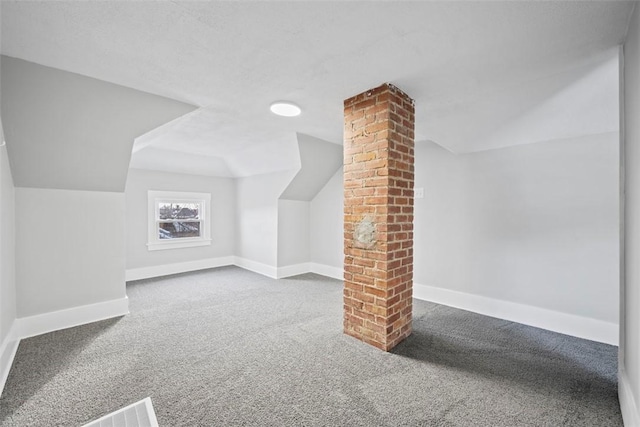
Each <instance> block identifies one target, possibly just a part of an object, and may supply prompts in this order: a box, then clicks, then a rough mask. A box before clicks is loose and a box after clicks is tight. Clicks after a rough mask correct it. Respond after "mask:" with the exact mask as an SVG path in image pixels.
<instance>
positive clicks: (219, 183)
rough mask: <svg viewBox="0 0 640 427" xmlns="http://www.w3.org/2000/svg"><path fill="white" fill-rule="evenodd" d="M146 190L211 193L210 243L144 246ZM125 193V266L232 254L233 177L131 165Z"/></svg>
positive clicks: (145, 238)
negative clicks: (208, 244)
mask: <svg viewBox="0 0 640 427" xmlns="http://www.w3.org/2000/svg"><path fill="white" fill-rule="evenodd" d="M149 190H158V191H187V192H196V193H209V194H211V208H210V211H211V240H212V242H211V245H210V246H199V247H193V248H180V249H166V250H160V251H149V250H148V249H147V237H148V236H147V219H148V212H147V192H148V191H149ZM125 196H126V235H127V236H126V244H127V262H126V265H127V270H130V269H135V268H143V267H153V266H159V265H164V264H173V263H181V262H191V261H197V260H205V259H211V258H220V257H227V256H233V255H234V253H235V230H236V216H237V215H236V183H235V180H234V179H230V178H217V177H210V176H198V175H187V174H176V173H169V172H157V171H149V170H141V169H131V170H130V171H129V176H128V178H127V185H126V190H125Z"/></svg>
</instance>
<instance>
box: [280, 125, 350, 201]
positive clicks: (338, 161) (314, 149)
mask: <svg viewBox="0 0 640 427" xmlns="http://www.w3.org/2000/svg"><path fill="white" fill-rule="evenodd" d="M298 150H299V152H300V163H301V167H300V171H298V173H297V174H296V176H295V177H294V178H293V179H292V180H291V182H290V183H289V185H288V186H287V188H286V189H285V190H284V191H283V192H282V195H281V196H280V198H281V199H286V200H299V201H311V200H313V198H314V197H315V196H316V194H318V192H319V191H320V190H321V189H322V187H324V186H325V184H326V183H327V182H328V181H329V179H330V178H331V177H332V176H333V175H334V174H335V173H336V171H337V170H338V169H340V166H342V159H343V155H342V147H341V146H339V145H337V144H331V143H328V142H327V141H323V140H321V139H318V138H314V137H312V136H309V135H304V134H298Z"/></svg>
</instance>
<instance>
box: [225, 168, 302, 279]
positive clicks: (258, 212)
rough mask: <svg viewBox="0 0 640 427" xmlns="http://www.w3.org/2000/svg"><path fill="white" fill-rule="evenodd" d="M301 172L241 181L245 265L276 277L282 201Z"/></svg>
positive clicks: (240, 243)
mask: <svg viewBox="0 0 640 427" xmlns="http://www.w3.org/2000/svg"><path fill="white" fill-rule="evenodd" d="M296 173H297V170H292V171H286V172H277V173H272V174H264V175H256V176H251V177H246V178H238V179H237V212H238V219H237V234H236V239H237V240H236V255H237V256H238V257H239V258H241V259H242V260H245V261H246V262H245V263H244V264H242V263H241V264H242V265H243V266H245V267H247V268H252V269H254V270H256V271H260V272H263V273H264V274H267V275H271V276H274V277H275V276H276V275H277V273H276V269H277V265H278V259H277V258H278V198H279V197H280V195H281V194H282V192H283V191H284V189H285V188H286V186H287V185H288V184H289V183H290V182H291V179H292V178H293V176H295V174H296Z"/></svg>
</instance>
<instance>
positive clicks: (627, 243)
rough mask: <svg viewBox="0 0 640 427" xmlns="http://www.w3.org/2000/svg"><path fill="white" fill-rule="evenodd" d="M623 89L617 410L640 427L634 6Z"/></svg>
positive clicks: (637, 18)
mask: <svg viewBox="0 0 640 427" xmlns="http://www.w3.org/2000/svg"><path fill="white" fill-rule="evenodd" d="M621 87H622V95H623V99H624V101H623V105H624V115H623V119H622V122H623V128H622V129H623V135H624V138H623V146H624V150H625V155H624V163H625V168H624V180H625V181H624V182H625V193H626V199H625V202H624V203H625V212H624V227H625V233H624V258H623V265H624V271H623V276H622V277H623V280H622V289H621V298H622V304H621V319H620V323H621V328H620V329H621V336H620V353H619V354H620V358H619V360H620V362H619V370H620V374H619V387H618V390H619V391H618V392H619V397H620V408H621V410H622V415H623V417H624V422H625V425H627V426H638V425H640V411H638V409H639V408H640V263H639V262H638V260H639V259H640V122H639V120H638V117H640V8H638V5H636V6H635V10H634V12H633V15H632V17H631V23H630V27H629V31H628V33H627V41H626V43H625V44H624V84H623V85H622V86H621Z"/></svg>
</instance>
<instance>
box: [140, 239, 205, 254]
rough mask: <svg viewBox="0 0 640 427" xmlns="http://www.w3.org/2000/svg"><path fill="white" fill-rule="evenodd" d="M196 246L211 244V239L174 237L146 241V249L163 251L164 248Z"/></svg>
mask: <svg viewBox="0 0 640 427" xmlns="http://www.w3.org/2000/svg"><path fill="white" fill-rule="evenodd" d="M198 246H211V239H175V240H159V241H157V242H153V243H147V250H150V251H163V250H165V249H181V248H195V247H198Z"/></svg>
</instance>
